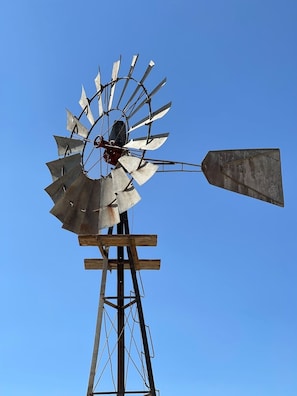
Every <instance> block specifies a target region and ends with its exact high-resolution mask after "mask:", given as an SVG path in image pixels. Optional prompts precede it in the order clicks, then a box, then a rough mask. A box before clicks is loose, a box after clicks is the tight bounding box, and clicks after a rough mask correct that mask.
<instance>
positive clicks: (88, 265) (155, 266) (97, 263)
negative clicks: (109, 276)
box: [84, 258, 161, 270]
mask: <svg viewBox="0 0 297 396" xmlns="http://www.w3.org/2000/svg"><path fill="white" fill-rule="evenodd" d="M84 264H85V269H86V270H102V269H103V259H96V258H89V259H85V260H84ZM117 265H118V263H117V260H116V259H114V260H112V259H109V260H108V269H111V270H115V269H117ZM160 266H161V260H158V259H140V260H138V262H137V263H136V268H135V269H136V270H159V269H160ZM129 268H130V263H129V260H124V269H129Z"/></svg>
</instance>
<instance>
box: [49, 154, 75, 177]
mask: <svg viewBox="0 0 297 396" xmlns="http://www.w3.org/2000/svg"><path fill="white" fill-rule="evenodd" d="M81 162H82V156H81V155H80V154H74V155H68V156H67V157H64V158H59V159H57V160H55V161H50V162H47V163H46V165H47V167H48V168H49V171H50V172H51V175H52V178H53V181H55V180H57V179H59V178H60V177H61V176H63V175H65V174H66V173H68V172H69V171H70V170H71V169H73V168H75V167H76V166H78V165H81Z"/></svg>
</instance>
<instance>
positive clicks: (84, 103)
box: [79, 86, 95, 125]
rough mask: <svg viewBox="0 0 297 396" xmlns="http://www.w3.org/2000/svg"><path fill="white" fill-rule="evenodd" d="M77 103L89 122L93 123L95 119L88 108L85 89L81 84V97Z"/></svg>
mask: <svg viewBox="0 0 297 396" xmlns="http://www.w3.org/2000/svg"><path fill="white" fill-rule="evenodd" d="M79 104H80V107H81V108H82V110H83V112H84V113H85V115H86V116H87V119H88V120H89V122H90V124H91V125H94V123H95V121H94V117H93V114H92V111H91V108H90V103H89V99H88V98H87V95H86V91H85V89H84V87H83V86H82V88H81V97H80V100H79Z"/></svg>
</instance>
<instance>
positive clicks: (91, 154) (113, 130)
mask: <svg viewBox="0 0 297 396" xmlns="http://www.w3.org/2000/svg"><path fill="white" fill-rule="evenodd" d="M137 60H138V55H135V56H134V57H133V59H132V62H131V65H130V69H129V72H128V75H127V76H124V77H121V76H119V71H120V60H118V61H116V62H114V64H113V68H112V73H111V80H110V82H108V83H105V84H103V83H102V80H101V74H100V72H98V74H97V76H96V78H95V87H96V92H95V94H94V95H93V96H90V97H88V96H87V94H86V92H85V89H84V87H82V93H81V98H80V100H79V105H80V107H81V110H82V111H81V113H80V114H79V115H78V116H75V115H73V114H72V112H70V111H69V110H66V112H67V125H66V128H67V130H68V131H69V132H70V136H69V137H62V136H55V139H56V142H57V146H58V155H59V157H61V158H59V159H57V160H54V161H51V162H48V163H47V166H48V168H49V170H50V172H51V174H52V178H53V183H52V184H51V185H49V186H48V187H47V188H46V191H47V193H48V194H49V195H50V197H51V198H52V200H53V201H54V204H55V205H54V207H53V208H52V209H51V214H53V215H54V216H55V217H57V218H58V219H59V220H60V221H61V222H62V226H63V228H65V229H67V230H69V231H72V232H74V233H77V234H90V233H92V234H98V233H99V232H100V230H101V229H102V228H108V227H111V226H113V225H115V224H117V223H119V221H120V214H121V213H123V212H125V211H127V210H128V209H130V208H131V207H133V206H134V205H136V204H137V202H139V200H140V195H139V193H138V192H137V191H136V189H135V187H134V185H133V181H134V180H136V182H137V183H138V184H139V185H142V184H143V183H145V182H146V181H148V180H149V179H150V178H151V177H152V176H153V175H154V174H155V172H156V171H157V169H158V166H157V165H156V164H153V163H150V162H149V161H147V160H146V159H145V153H146V150H156V149H158V148H159V147H161V146H162V144H164V143H165V141H166V140H167V138H168V133H164V134H158V135H152V134H151V128H152V124H153V122H154V121H156V120H157V119H159V118H161V117H163V116H164V115H165V114H166V113H167V112H168V111H169V109H170V106H171V103H167V104H166V105H165V106H162V107H161V108H159V109H157V110H153V108H152V97H153V96H154V95H155V94H156V93H157V92H158V91H159V90H160V89H161V88H162V87H163V86H164V85H165V82H166V79H163V80H162V81H161V82H160V83H159V84H158V85H157V86H156V87H155V88H154V89H152V90H151V91H150V93H148V92H149V91H148V90H147V88H146V87H145V86H144V82H145V80H146V79H147V77H148V76H149V74H150V72H151V70H152V68H153V66H154V62H153V61H150V62H149V64H148V66H147V68H146V70H145V72H144V73H143V74H142V75H141V78H140V80H137V79H136V78H135V77H134V73H135V66H136V62H137ZM97 102H98V103H97ZM121 103H123V106H120V104H121ZM115 104H116V105H115ZM139 119H140V121H139ZM85 120H86V121H87V122H88V123H89V124H90V127H87V126H85ZM130 125H132V127H131V126H130ZM136 130H137V131H138V130H140V131H141V133H142V135H141V136H137V131H136ZM144 130H146V136H143V133H144ZM131 132H133V135H134V136H133V139H131V138H130V133H131Z"/></svg>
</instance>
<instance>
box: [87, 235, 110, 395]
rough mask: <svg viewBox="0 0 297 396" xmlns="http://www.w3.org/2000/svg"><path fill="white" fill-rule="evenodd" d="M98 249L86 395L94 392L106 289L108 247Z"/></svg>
mask: <svg viewBox="0 0 297 396" xmlns="http://www.w3.org/2000/svg"><path fill="white" fill-rule="evenodd" d="M108 234H112V228H109V230H108ZM100 250H101V254H102V257H103V269H102V275H101V286H100V294H99V304H98V312H97V321H96V331H95V339H94V348H93V355H92V362H91V368H90V375H89V383H88V390H87V396H92V395H93V394H94V393H93V390H94V379H95V374H96V366H97V359H98V351H99V344H100V334H101V327H102V317H103V310H104V302H105V289H106V278H107V268H108V248H106V249H103V248H102V249H100Z"/></svg>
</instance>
